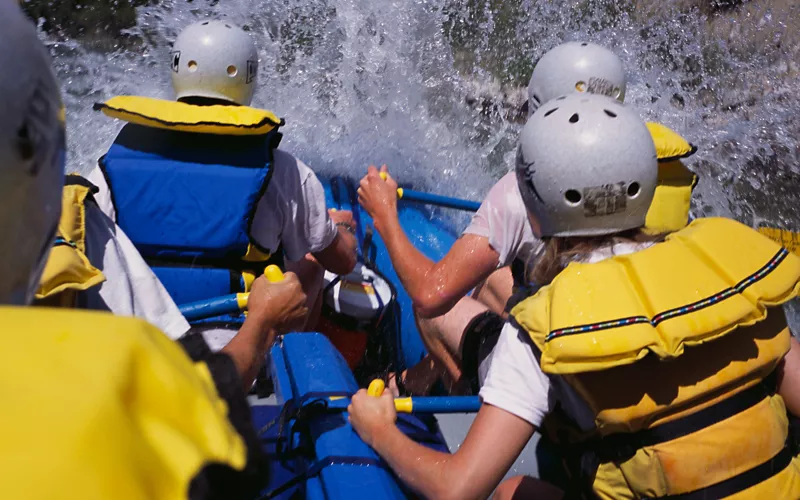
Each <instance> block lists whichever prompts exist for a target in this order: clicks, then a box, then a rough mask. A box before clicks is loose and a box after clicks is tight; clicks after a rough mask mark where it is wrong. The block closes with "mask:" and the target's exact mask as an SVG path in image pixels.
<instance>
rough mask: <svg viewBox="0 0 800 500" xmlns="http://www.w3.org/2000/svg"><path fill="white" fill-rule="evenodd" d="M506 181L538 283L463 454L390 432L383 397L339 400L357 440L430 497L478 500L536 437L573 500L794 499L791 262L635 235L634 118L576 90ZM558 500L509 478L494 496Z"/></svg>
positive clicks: (726, 244)
mask: <svg viewBox="0 0 800 500" xmlns="http://www.w3.org/2000/svg"><path fill="white" fill-rule="evenodd" d="M515 177H516V180H517V185H518V188H519V191H520V194H521V196H522V199H523V202H524V206H525V208H526V212H527V214H528V217H529V220H530V224H531V229H532V232H533V234H534V235H535V236H536V238H538V239H539V240H541V241H542V242H543V244H544V252H543V256H542V257H541V258H539V259H538V260H537V261H536V263H535V264H534V266H533V269H531V274H532V276H534V277H535V278H536V280H537V282H538V283H540V284H542V285H543V286H542V287H541V288H539V289H538V291H536V292H533V293H532V294H531V295H529V296H528V297H526V298H524V299H522V300H521V301H520V302H518V303H517V304H516V305H515V306H514V307H513V308H512V309H511V311H510V314H509V319H508V321H507V322H505V323H504V324H499V325H496V326H495V328H498V329H500V332H499V339H498V341H497V345H496V346H495V348H494V350H493V351H492V354H491V356H490V358H489V359H488V369H487V374H486V378H485V381H484V383H483V386H482V388H481V390H480V396H481V397H482V400H483V405H482V407H481V409H480V411H479V412H478V415H477V417H476V418H475V420H474V422H473V424H472V427H471V428H470V430H469V433H468V434H467V437H466V438H465V440H464V442H463V444H462V445H461V446H460V448H459V449H458V450H457V451H456V452H455V453H453V454H452V455H451V454H445V453H439V452H435V451H432V450H430V449H428V448H426V447H424V446H422V445H419V444H417V443H415V442H413V441H411V440H410V439H408V437H406V436H405V435H403V433H402V432H400V431H399V430H398V429H397V427H396V426H395V419H396V414H395V407H394V404H393V397H392V395H391V393H390V392H389V391H388V390H387V391H386V392H385V393H384V394H383V396H381V397H374V396H368V395H367V393H366V392H365V391H364V390H362V391H359V393H358V394H356V395H355V396H354V397H353V398H352V404H351V406H350V407H349V408H348V411H349V418H350V421H351V423H352V424H353V426H354V427H355V429H356V431H357V432H358V434H359V435H360V436H361V437H362V439H364V440H365V441H366V442H367V443H368V444H369V445H370V446H372V447H373V448H374V449H375V450H376V451H377V452H378V453H379V454H380V455H381V457H383V459H385V460H386V462H387V463H388V464H389V465H390V466H391V467H392V469H393V470H394V472H395V473H396V474H397V476H398V477H399V478H401V479H402V480H403V481H405V482H406V484H408V485H409V486H410V487H411V488H412V489H413V490H415V491H416V492H418V493H420V494H421V495H422V496H424V497H427V498H459V499H464V498H485V497H487V496H488V495H490V494H491V493H492V491H493V490H494V489H495V487H497V485H498V483H500V481H501V479H502V478H503V477H504V475H505V474H506V473H507V471H508V470H509V468H510V466H511V464H512V463H513V462H514V459H515V458H516V457H517V455H518V454H519V453H520V450H522V448H523V447H524V446H525V444H526V443H527V441H528V440H529V439H530V438H531V436H532V435H533V433H534V432H535V431H536V430H541V431H542V432H545V433H548V434H549V435H550V436H551V437H552V439H554V440H555V441H556V442H557V443H558V446H559V447H560V448H561V450H563V453H564V456H565V457H566V460H567V461H568V462H569V464H570V465H569V466H568V467H567V469H568V470H569V471H570V472H571V473H572V474H573V476H572V477H570V479H569V482H568V484H569V488H568V489H567V491H566V492H564V493H566V495H567V496H568V497H569V498H582V497H588V498H592V497H594V498H597V497H599V498H603V499H612V498H613V499H620V498H627V499H634V498H681V499H686V498H689V499H701V498H703V499H704V498H727V497H730V498H737V499H738V498H748V499H751V498H752V499H763V498H800V460H799V459H798V458H797V457H796V455H797V452H796V449H795V446H794V442H793V440H792V439H790V436H789V426H788V422H787V410H788V411H789V412H791V414H793V415H798V414H800V345H798V343H797V341H796V340H794V338H793V337H792V335H791V333H790V331H789V328H788V326H787V322H786V317H785V315H784V311H783V307H782V304H783V303H785V302H787V301H789V300H791V299H793V298H795V297H796V296H797V294H798V292H800V257H798V256H797V255H795V254H793V253H790V252H789V251H788V250H786V249H785V248H783V247H781V246H779V245H778V244H776V243H774V242H773V241H772V240H770V239H768V238H767V237H765V236H763V235H761V234H760V233H758V232H756V231H755V230H753V229H750V228H749V227H746V226H744V225H742V224H740V223H738V222H735V221H733V220H730V219H724V218H706V219H697V220H695V221H693V222H692V223H690V224H689V225H688V226H687V227H686V228H684V229H681V230H678V231H674V232H667V233H664V232H654V231H652V230H649V229H648V228H647V226H646V221H647V217H648V210H649V209H650V208H651V204H652V201H653V199H654V196H655V192H656V186H657V183H658V162H657V159H656V150H655V147H654V144H653V141H652V140H651V138H650V133H649V132H648V129H647V127H646V126H645V124H644V123H643V122H642V121H641V120H640V119H639V117H638V114H637V113H636V112H635V111H634V110H632V109H631V108H629V107H627V106H625V105H623V104H622V103H620V102H619V101H618V100H615V99H612V98H610V97H607V96H602V95H591V94H572V95H565V96H562V97H558V98H556V99H553V100H551V101H548V102H546V103H543V104H542V106H541V107H540V108H539V109H538V110H537V111H536V112H535V113H534V114H533V116H532V117H531V118H530V119H529V120H528V122H527V124H526V125H525V127H524V129H523V131H522V133H521V136H520V140H519V146H518V150H517V156H516V168H515ZM514 494H517V495H520V496H519V497H522V498H532V497H535V498H539V496H534V495H535V494H540V495H541V496H542V497H547V496H548V495H550V496H554V497H558V496H560V494H561V493H560V492H558V491H555V490H554V488H553V487H551V486H549V485H545V484H542V483H541V482H539V481H538V480H535V479H533V478H520V477H517V478H514V479H513V480H509V482H507V483H504V484H503V485H501V487H500V488H498V491H497V492H496V498H511V497H512V496H513V495H514Z"/></svg>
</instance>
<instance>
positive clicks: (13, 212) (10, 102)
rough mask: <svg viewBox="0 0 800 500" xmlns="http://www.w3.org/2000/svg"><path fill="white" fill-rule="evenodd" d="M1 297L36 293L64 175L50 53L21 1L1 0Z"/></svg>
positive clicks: (25, 299) (60, 110) (10, 300)
mask: <svg viewBox="0 0 800 500" xmlns="http://www.w3.org/2000/svg"><path fill="white" fill-rule="evenodd" d="M0 68H3V69H2V71H0V117H2V118H0V202H2V203H3V209H2V210H0V233H2V235H3V238H2V242H0V304H17V305H21V304H27V303H30V301H31V300H33V296H34V293H35V292H36V289H37V288H38V286H39V279H40V278H41V274H42V271H43V270H44V266H45V264H46V263H47V258H48V256H49V254H50V248H51V246H52V244H53V239H54V237H55V233H56V228H57V226H58V220H59V216H60V214H61V189H62V186H63V182H64V161H65V153H66V149H65V131H64V107H63V105H62V102H61V95H60V93H59V90H58V83H57V82H56V78H55V75H54V74H53V70H52V66H51V61H50V55H49V54H48V53H47V49H46V48H45V46H44V45H42V43H41V42H40V41H39V39H38V37H37V36H36V28H35V27H34V25H33V24H32V23H31V22H30V21H29V20H28V19H27V18H26V17H25V15H24V14H23V13H22V11H20V8H19V5H18V4H17V2H4V1H0Z"/></svg>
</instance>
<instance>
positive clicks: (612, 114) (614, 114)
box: [603, 109, 617, 118]
mask: <svg viewBox="0 0 800 500" xmlns="http://www.w3.org/2000/svg"><path fill="white" fill-rule="evenodd" d="M603 111H605V113H606V114H607V115H608V116H610V117H611V118H616V117H617V114H616V113H614V112H613V111H609V110H607V109H604V110H603Z"/></svg>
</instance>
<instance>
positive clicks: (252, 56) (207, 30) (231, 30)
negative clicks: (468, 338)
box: [171, 21, 258, 106]
mask: <svg viewBox="0 0 800 500" xmlns="http://www.w3.org/2000/svg"><path fill="white" fill-rule="evenodd" d="M171 61H172V87H173V88H174V89H175V96H176V98H178V99H180V98H182V97H211V98H214V99H224V100H226V101H231V102H235V103H236V104H242V105H245V106H247V105H249V104H250V101H252V99H253V93H254V92H255V87H256V77H257V75H258V52H257V51H256V45H255V43H253V39H252V38H250V35H248V34H247V33H245V32H244V30H242V29H241V28H239V27H238V26H236V25H234V24H231V23H229V22H227V21H202V22H199V23H195V24H192V25H191V26H189V27H188V28H186V29H185V30H183V31H182V32H181V34H180V35H179V36H178V38H177V39H176V40H175V44H174V45H173V47H172V54H171Z"/></svg>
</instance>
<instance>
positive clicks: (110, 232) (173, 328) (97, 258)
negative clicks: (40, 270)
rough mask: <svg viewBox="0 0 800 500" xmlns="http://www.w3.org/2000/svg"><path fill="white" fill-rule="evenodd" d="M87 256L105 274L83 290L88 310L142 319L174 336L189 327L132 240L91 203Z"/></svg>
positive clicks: (181, 334) (87, 232)
mask: <svg viewBox="0 0 800 500" xmlns="http://www.w3.org/2000/svg"><path fill="white" fill-rule="evenodd" d="M86 256H87V257H88V258H89V261H90V262H91V263H92V265H94V266H95V267H97V268H98V269H100V270H101V271H102V272H103V274H104V275H105V277H106V280H105V281H104V282H103V283H102V284H100V286H96V287H93V288H90V289H89V290H87V291H86V292H84V293H85V294H86V300H87V307H88V308H89V309H93V310H100V311H111V312H112V313H114V314H116V315H119V316H136V317H138V318H142V319H144V320H147V321H148V322H150V323H152V324H153V325H155V326H157V327H158V328H160V329H161V331H163V332H164V333H166V334H167V335H168V336H169V337H170V338H172V339H177V338H179V337H181V336H183V335H184V334H185V333H186V332H187V331H188V330H189V323H188V322H187V321H186V319H185V318H184V317H183V315H182V314H181V312H180V310H178V306H177V305H175V302H174V301H173V300H172V298H171V297H170V296H169V293H167V290H166V289H165V288H164V286H163V285H162V284H161V282H160V281H159V280H158V277H156V275H155V274H154V273H153V271H152V270H151V269H150V266H148V265H147V263H146V262H145V261H144V259H143V258H142V256H141V255H140V254H139V251H138V250H137V249H136V247H135V246H133V243H132V242H131V240H129V239H128V237H127V236H126V235H125V233H124V232H122V229H120V228H119V226H117V225H116V224H114V221H112V220H111V219H110V218H109V217H108V216H107V215H105V214H104V213H103V212H101V211H100V209H98V207H96V206H95V205H94V204H92V203H87V204H86Z"/></svg>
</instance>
